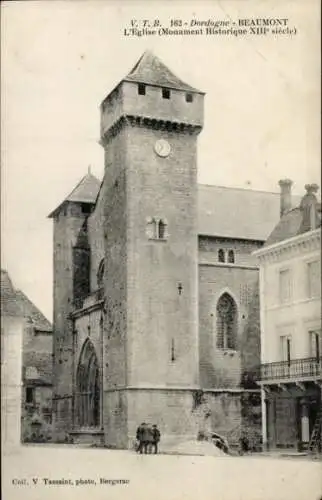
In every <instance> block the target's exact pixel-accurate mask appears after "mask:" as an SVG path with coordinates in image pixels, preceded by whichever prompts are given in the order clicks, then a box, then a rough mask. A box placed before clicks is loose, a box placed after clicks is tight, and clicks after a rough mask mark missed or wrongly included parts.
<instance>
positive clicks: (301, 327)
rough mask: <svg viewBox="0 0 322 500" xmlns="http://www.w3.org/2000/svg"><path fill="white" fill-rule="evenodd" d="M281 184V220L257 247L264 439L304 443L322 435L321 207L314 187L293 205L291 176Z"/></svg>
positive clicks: (278, 443)
mask: <svg viewBox="0 0 322 500" xmlns="http://www.w3.org/2000/svg"><path fill="white" fill-rule="evenodd" d="M281 187H282V193H283V195H282V199H283V202H282V213H281V219H280V221H279V223H278V224H277V226H276V227H275V229H274V230H273V232H272V233H271V235H270V236H269V238H268V240H267V242H266V243H265V246H264V248H262V249H260V250H258V251H257V252H255V255H256V256H257V257H258V259H259V262H260V290H261V291H260V302H261V362H262V365H261V374H260V381H259V383H260V384H261V386H262V403H263V405H262V408H263V412H262V417H263V443H264V445H265V446H267V447H269V448H277V447H282V448H285V447H294V448H299V449H307V448H308V445H309V443H310V439H311V438H312V437H313V436H315V437H319V436H320V439H321V427H319V425H321V420H319V419H321V387H322V376H321V364H322V359H321V355H322V354H321V353H322V346H321V229H320V225H321V205H320V204H319V203H318V201H317V198H316V196H315V192H316V191H317V186H316V185H307V186H305V187H306V190H307V193H306V195H305V196H304V197H303V199H302V201H301V203H300V205H299V207H297V208H295V209H293V210H292V209H291V203H290V200H291V181H287V180H286V181H281ZM314 429H315V432H314V434H312V433H313V430H314ZM312 444H314V443H312Z"/></svg>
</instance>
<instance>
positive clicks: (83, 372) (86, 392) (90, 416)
mask: <svg viewBox="0 0 322 500" xmlns="http://www.w3.org/2000/svg"><path fill="white" fill-rule="evenodd" d="M76 386H77V406H76V415H77V423H78V425H79V426H80V427H99V425H100V376H99V365H98V359H97V355H96V352H95V349H94V346H93V344H92V342H91V341H90V340H86V342H85V344H84V345H83V349H82V352H81V355H80V359H79V363H78V367H77V374H76Z"/></svg>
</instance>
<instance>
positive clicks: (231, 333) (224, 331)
mask: <svg viewBox="0 0 322 500" xmlns="http://www.w3.org/2000/svg"><path fill="white" fill-rule="evenodd" d="M236 344H237V307H236V304H235V301H234V299H233V298H232V297H231V296H230V295H229V294H228V293H224V294H223V295H222V296H221V297H220V299H219V300H218V303H217V347H218V348H219V349H236Z"/></svg>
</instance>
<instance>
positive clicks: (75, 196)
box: [48, 172, 101, 217]
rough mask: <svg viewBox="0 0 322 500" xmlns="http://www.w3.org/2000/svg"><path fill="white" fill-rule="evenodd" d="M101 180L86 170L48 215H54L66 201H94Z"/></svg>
mask: <svg viewBox="0 0 322 500" xmlns="http://www.w3.org/2000/svg"><path fill="white" fill-rule="evenodd" d="M100 185H101V182H100V181H99V180H98V179H97V177H95V175H92V174H91V173H90V172H88V173H87V174H86V175H85V177H83V178H82V179H81V180H80V181H79V183H78V184H77V186H76V187H75V188H74V189H73V190H72V192H71V193H70V194H69V195H68V196H67V197H66V198H65V199H64V201H63V202H62V203H61V204H60V205H58V207H57V208H55V210H53V211H52V212H51V213H50V214H49V216H48V217H54V216H55V215H56V214H57V213H58V212H59V211H60V209H61V208H62V206H63V205H64V204H65V203H66V202H70V201H72V202H76V203H95V201H96V198H97V194H98V191H99V188H100Z"/></svg>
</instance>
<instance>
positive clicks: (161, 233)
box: [158, 219, 165, 239]
mask: <svg viewBox="0 0 322 500" xmlns="http://www.w3.org/2000/svg"><path fill="white" fill-rule="evenodd" d="M158 229H159V231H158V237H159V238H160V239H164V238H165V223H164V222H163V220H162V219H161V220H159V224H158Z"/></svg>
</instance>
